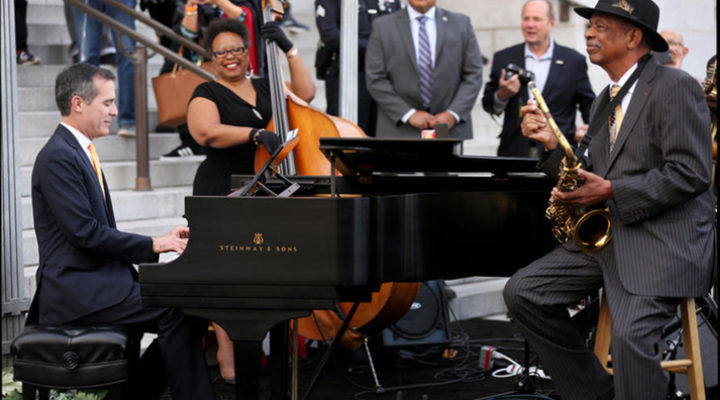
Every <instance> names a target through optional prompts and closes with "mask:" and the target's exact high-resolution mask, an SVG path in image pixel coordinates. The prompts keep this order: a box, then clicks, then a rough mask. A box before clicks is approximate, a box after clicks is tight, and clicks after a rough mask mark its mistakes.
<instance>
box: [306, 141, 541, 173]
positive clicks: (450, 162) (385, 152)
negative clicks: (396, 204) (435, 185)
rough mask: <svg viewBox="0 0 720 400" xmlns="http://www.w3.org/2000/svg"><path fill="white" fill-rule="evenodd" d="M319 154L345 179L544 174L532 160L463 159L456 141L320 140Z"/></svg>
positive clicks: (481, 157)
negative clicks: (435, 174)
mask: <svg viewBox="0 0 720 400" xmlns="http://www.w3.org/2000/svg"><path fill="white" fill-rule="evenodd" d="M320 151H322V152H323V153H324V154H325V156H326V157H327V158H328V159H329V160H330V162H331V163H333V162H334V165H335V168H337V170H338V171H340V173H342V174H343V175H344V176H348V177H349V176H359V175H371V174H383V173H395V174H398V173H415V172H431V173H432V172H473V173H483V172H484V173H489V174H492V175H496V176H507V175H508V174H509V173H524V174H528V173H530V174H542V173H540V172H539V171H538V170H537V168H536V164H537V160H536V159H531V158H513V157H488V156H463V155H461V153H462V140H461V139H457V138H442V139H409V138H372V137H371V138H335V137H332V138H331V137H322V138H320Z"/></svg>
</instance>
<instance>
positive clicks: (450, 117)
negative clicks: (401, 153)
mask: <svg viewBox="0 0 720 400" xmlns="http://www.w3.org/2000/svg"><path fill="white" fill-rule="evenodd" d="M408 5H409V6H408V7H406V8H405V10H402V11H398V12H395V13H392V14H389V15H385V16H382V17H380V18H378V19H376V20H375V21H374V22H373V27H372V33H371V34H370V40H369V41H368V48H367V52H366V53H365V77H366V79H367V88H368V91H369V92H370V95H371V96H372V97H373V98H374V99H375V101H377V103H378V116H377V118H378V121H377V129H376V133H375V134H376V136H377V137H407V138H419V137H420V132H421V131H422V130H424V129H435V126H436V125H437V124H440V123H442V124H447V125H448V127H449V128H450V132H449V133H450V136H451V137H457V138H462V139H471V138H472V136H473V130H472V120H471V118H470V113H471V111H472V108H473V106H474V105H475V100H476V99H477V96H478V93H479V92H480V88H481V87H482V56H481V55H480V48H479V47H478V43H477V39H476V37H475V31H474V30H473V27H472V24H471V23H470V18H468V17H467V16H466V15H462V14H457V13H453V12H450V11H447V10H443V9H441V8H437V7H435V0H408Z"/></svg>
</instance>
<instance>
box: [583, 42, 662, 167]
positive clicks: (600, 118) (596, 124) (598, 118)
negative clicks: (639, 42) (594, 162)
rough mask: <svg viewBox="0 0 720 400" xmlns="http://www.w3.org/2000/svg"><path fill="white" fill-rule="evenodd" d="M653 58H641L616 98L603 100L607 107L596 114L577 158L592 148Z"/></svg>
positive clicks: (648, 56)
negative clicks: (600, 132)
mask: <svg viewBox="0 0 720 400" xmlns="http://www.w3.org/2000/svg"><path fill="white" fill-rule="evenodd" d="M650 57H651V53H647V54H645V55H644V56H642V57H640V59H639V60H638V67H637V68H636V69H635V71H634V72H633V73H632V75H630V77H629V78H628V80H627V82H625V84H624V85H623V86H622V88H620V91H619V92H618V94H617V95H615V97H613V99H612V100H610V101H609V102H607V101H608V98H607V97H604V98H603V99H601V100H600V101H601V104H602V103H606V102H607V103H606V104H605V107H604V108H602V111H601V112H599V113H597V114H595V117H594V118H593V119H592V121H590V127H589V128H588V131H587V133H586V134H585V136H583V138H582V141H580V144H579V145H578V147H577V149H576V150H575V156H576V157H577V158H578V159H581V158H582V156H583V154H585V150H587V148H588V146H590V142H591V141H592V138H593V135H595V133H596V132H597V130H598V129H600V127H601V126H603V125H604V121H607V119H608V117H609V116H610V113H611V112H613V110H615V107H616V106H617V105H618V104H620V102H621V101H622V99H623V97H625V94H626V93H627V92H628V91H629V90H630V88H631V87H632V85H634V84H635V81H637V79H638V77H639V76H640V74H641V73H642V71H643V70H644V69H645V66H646V65H647V62H648V60H649V59H650Z"/></svg>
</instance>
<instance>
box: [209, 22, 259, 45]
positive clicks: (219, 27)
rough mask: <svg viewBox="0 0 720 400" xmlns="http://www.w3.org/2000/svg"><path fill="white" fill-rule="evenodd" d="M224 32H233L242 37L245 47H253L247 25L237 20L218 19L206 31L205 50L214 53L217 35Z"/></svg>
mask: <svg viewBox="0 0 720 400" xmlns="http://www.w3.org/2000/svg"><path fill="white" fill-rule="evenodd" d="M223 32H231V33H234V34H236V35H238V36H240V37H241V38H242V40H243V42H244V43H245V47H247V48H250V46H252V43H250V34H249V33H248V30H247V27H245V24H243V23H242V22H240V21H238V20H236V19H232V18H223V19H216V20H215V21H213V22H211V23H210V25H209V26H208V28H207V31H205V49H206V50H207V51H208V52H212V42H213V40H215V38H216V37H217V35H219V34H221V33H223Z"/></svg>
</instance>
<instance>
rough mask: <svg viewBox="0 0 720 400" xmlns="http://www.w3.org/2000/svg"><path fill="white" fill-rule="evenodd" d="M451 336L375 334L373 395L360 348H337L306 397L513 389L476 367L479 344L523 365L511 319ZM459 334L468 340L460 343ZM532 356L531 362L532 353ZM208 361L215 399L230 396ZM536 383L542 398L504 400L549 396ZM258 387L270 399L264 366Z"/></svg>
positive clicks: (312, 361)
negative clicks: (407, 342) (400, 341)
mask: <svg viewBox="0 0 720 400" xmlns="http://www.w3.org/2000/svg"><path fill="white" fill-rule="evenodd" d="M450 335H451V336H452V337H454V338H457V340H455V341H454V343H455V344H453V345H450V346H448V345H445V346H440V345H428V344H422V345H416V346H410V347H391V346H383V345H382V339H381V338H380V337H378V338H373V339H374V340H373V341H371V342H370V347H371V352H372V354H373V358H374V359H373V360H374V362H375V367H376V370H377V374H378V380H379V381H380V384H381V386H382V387H383V389H384V393H376V390H375V389H374V388H375V384H374V379H373V376H372V373H371V370H370V368H369V364H368V362H367V358H366V357H365V350H364V349H363V348H362V347H361V348H360V350H358V351H357V352H354V353H349V352H348V351H343V350H340V351H339V352H338V354H336V355H335V356H334V357H333V358H332V359H331V360H330V361H329V362H328V364H327V365H326V368H325V370H324V373H323V374H322V375H321V377H320V379H319V381H318V383H317V385H316V387H315V388H314V390H313V392H312V394H311V396H310V397H309V399H320V400H346V399H392V400H400V399H402V400H455V399H457V400H460V399H462V400H468V399H478V398H483V397H486V396H492V395H498V394H502V393H507V392H512V391H514V390H515V389H516V383H517V378H516V377H505V378H496V377H493V376H491V374H490V373H488V372H485V371H483V370H482V369H480V368H479V366H478V360H479V357H480V352H481V349H482V346H493V347H495V348H496V351H498V352H500V353H502V354H504V355H506V356H508V357H510V358H512V359H514V360H515V361H517V362H518V363H520V364H523V363H524V359H523V358H524V357H523V354H524V351H523V349H524V347H523V346H524V345H523V344H524V340H523V338H522V336H521V335H520V334H519V333H518V332H517V329H516V328H515V326H514V325H513V324H512V323H511V322H506V321H494V320H484V319H480V318H475V319H470V320H465V321H460V322H455V323H452V324H451V325H450ZM461 338H466V339H467V340H465V341H464V343H463V341H462V340H461ZM373 342H375V343H373ZM445 348H451V349H453V350H457V354H455V356H454V358H452V359H447V358H443V357H442V353H443V351H444V349H445ZM308 350H309V354H308V359H306V360H304V361H302V362H301V364H300V367H299V371H300V372H299V376H300V379H299V381H300V384H299V390H298V394H299V399H302V398H303V396H304V395H305V392H306V390H307V386H308V383H309V382H310V380H311V376H312V373H313V368H314V366H315V365H316V364H317V361H318V360H319V359H320V356H321V354H320V352H313V349H312V348H309V349H308ZM211 353H212V352H211V351H210V352H209V356H210V357H211V358H212V354H211ZM531 358H532V359H533V360H534V358H535V356H534V354H532V357H531ZM210 363H211V372H212V374H213V377H214V378H215V391H216V393H217V395H218V399H219V400H221V399H222V400H232V399H234V388H233V387H232V385H229V384H227V383H225V382H224V381H223V380H222V379H221V378H220V377H219V370H218V368H217V365H215V364H214V363H213V362H212V360H211V361H210ZM495 363H496V365H507V364H509V363H508V362H506V361H503V360H502V359H496V361H495ZM534 364H536V363H531V365H534ZM535 382H536V388H537V393H538V394H543V395H544V396H533V395H526V396H522V397H507V398H515V399H517V398H525V399H533V398H548V397H547V395H551V394H553V386H552V382H551V381H550V380H547V379H539V378H536V379H535ZM260 390H261V397H260V398H261V399H263V400H264V399H268V398H269V397H270V394H269V393H270V389H269V371H267V370H264V372H263V378H262V382H261V385H260ZM493 397H494V396H493Z"/></svg>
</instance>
